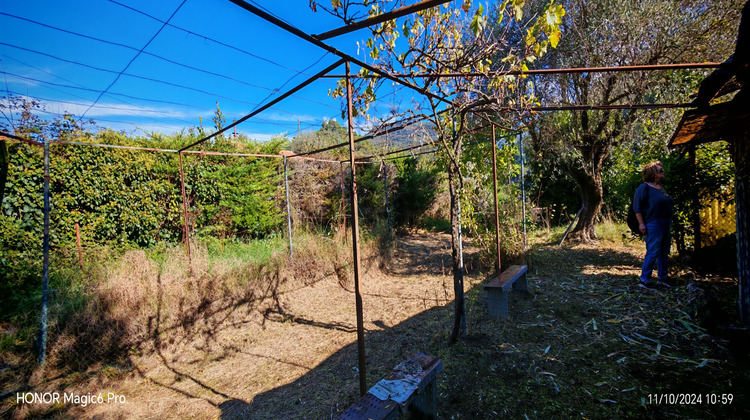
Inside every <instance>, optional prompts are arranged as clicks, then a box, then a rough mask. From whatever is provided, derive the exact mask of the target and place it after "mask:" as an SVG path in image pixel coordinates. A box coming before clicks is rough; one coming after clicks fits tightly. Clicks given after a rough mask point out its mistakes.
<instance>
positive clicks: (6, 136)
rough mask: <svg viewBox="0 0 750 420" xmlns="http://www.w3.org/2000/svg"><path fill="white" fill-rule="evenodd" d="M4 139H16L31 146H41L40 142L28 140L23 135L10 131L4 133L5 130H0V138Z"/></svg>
mask: <svg viewBox="0 0 750 420" xmlns="http://www.w3.org/2000/svg"><path fill="white" fill-rule="evenodd" d="M5 139H13V140H18V141H20V142H22V143H26V144H30V145H32V146H39V147H42V146H43V145H42V143H39V142H36V141H34V140H30V139H27V138H24V137H19V136H16V135H13V134H10V133H5V132H2V131H0V140H5Z"/></svg>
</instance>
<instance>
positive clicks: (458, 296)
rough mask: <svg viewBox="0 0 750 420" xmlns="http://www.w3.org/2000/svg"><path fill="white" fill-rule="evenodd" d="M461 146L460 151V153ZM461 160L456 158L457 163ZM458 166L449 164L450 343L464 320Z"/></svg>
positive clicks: (459, 333) (456, 336)
mask: <svg viewBox="0 0 750 420" xmlns="http://www.w3.org/2000/svg"><path fill="white" fill-rule="evenodd" d="M460 147H461V146H460V145H459V146H458V150H459V151H460ZM459 159H460V152H459V155H458V156H456V161H458V160H459ZM460 176H461V175H460V174H459V172H458V166H457V165H456V164H455V163H454V162H449V164H448V186H449V192H450V200H451V257H452V258H451V262H452V268H453V292H454V295H455V304H456V308H455V309H456V312H455V317H454V323H453V331H452V332H451V338H450V342H451V343H455V342H456V340H458V337H459V336H460V335H461V329H462V328H461V325H462V324H464V323H465V320H464V272H463V267H461V232H460V229H461V220H460V218H459V208H460V207H459V200H460V198H461V197H460V180H459V179H458V177H460Z"/></svg>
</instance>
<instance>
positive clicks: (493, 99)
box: [310, 0, 565, 341]
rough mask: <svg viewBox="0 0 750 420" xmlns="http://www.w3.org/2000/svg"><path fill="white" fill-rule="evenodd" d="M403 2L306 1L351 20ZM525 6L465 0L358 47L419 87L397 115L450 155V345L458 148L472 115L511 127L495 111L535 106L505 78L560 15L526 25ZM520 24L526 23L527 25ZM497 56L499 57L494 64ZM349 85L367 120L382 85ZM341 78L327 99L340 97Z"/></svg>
mask: <svg viewBox="0 0 750 420" xmlns="http://www.w3.org/2000/svg"><path fill="white" fill-rule="evenodd" d="M400 4H401V2H393V1H368V0H360V1H346V0H333V1H332V2H331V7H330V8H328V7H323V6H322V5H321V4H318V3H316V2H311V4H310V5H311V8H313V10H316V9H324V10H326V11H328V12H329V13H332V14H334V15H337V16H339V17H341V18H342V19H343V20H344V21H345V22H351V16H355V15H357V13H359V15H360V16H362V15H364V14H363V12H362V10H367V16H368V17H374V16H377V15H380V14H382V13H385V12H387V11H390V10H393V9H395V8H396V7H398V6H399V5H400ZM525 5H526V1H525V0H505V1H503V2H502V3H500V4H499V5H497V7H496V8H495V9H493V10H485V8H484V5H482V4H476V5H474V4H472V1H471V0H464V1H462V2H460V3H459V4H458V5H457V6H454V5H453V3H451V4H448V5H443V6H438V7H432V8H428V9H425V10H422V11H419V12H417V13H413V14H411V15H408V16H405V17H403V18H400V19H395V20H389V21H386V22H383V23H381V24H378V25H376V26H374V27H371V28H370V29H371V34H370V37H369V38H368V39H367V40H365V41H363V42H361V43H358V47H359V48H360V49H364V50H365V51H366V52H367V54H369V57H370V58H371V59H372V60H373V61H374V65H375V66H376V67H378V68H379V69H382V70H383V71H385V72H388V73H391V74H396V73H398V74H402V75H405V76H403V77H404V79H405V80H407V81H409V82H410V83H412V84H413V85H416V86H419V87H421V88H423V89H424V92H425V93H426V95H424V100H423V101H422V102H420V101H415V102H414V103H413V107H412V108H411V109H409V110H405V111H402V116H403V117H412V118H413V117H419V118H424V119H425V120H426V121H428V122H430V123H431V124H432V126H433V127H434V130H435V134H436V136H437V139H438V142H439V143H440V144H442V145H443V148H442V149H443V152H444V153H445V154H446V155H447V157H448V168H447V172H448V182H449V192H450V203H451V208H450V214H451V248H452V269H453V280H454V292H455V296H456V300H455V302H456V312H455V322H454V327H453V331H452V334H451V341H455V340H456V339H457V338H458V337H459V336H460V335H461V334H462V325H465V319H464V297H463V290H464V288H463V267H461V262H460V254H459V253H460V215H459V209H460V203H459V198H460V194H461V189H462V184H463V182H462V176H461V163H460V162H461V147H462V143H463V139H464V137H465V136H466V135H468V134H469V133H470V132H471V130H472V127H473V125H474V124H472V123H473V122H474V121H476V120H477V118H476V117H475V116H481V118H483V119H485V120H488V121H492V122H493V123H494V124H498V125H501V126H505V127H511V126H514V125H517V122H516V120H517V117H518V115H517V114H516V115H514V114H510V113H507V112H506V113H503V114H501V113H499V108H500V107H507V106H513V107H515V108H526V107H529V106H531V105H532V104H534V103H535V102H536V98H534V97H533V95H531V94H530V92H531V91H532V86H531V82H530V80H528V79H527V78H526V77H525V76H523V75H522V76H520V77H518V76H514V75H509V74H504V72H506V71H518V70H528V69H529V67H532V66H533V64H534V62H535V61H536V60H537V59H538V58H539V57H541V56H542V55H544V54H546V53H547V51H548V49H549V48H554V47H556V46H557V43H558V41H559V40H560V36H561V33H560V23H561V21H562V18H563V16H564V15H565V10H564V9H563V8H562V7H561V6H559V5H556V4H555V3H554V0H552V1H551V2H550V3H549V4H548V6H547V7H546V8H545V9H544V10H542V11H540V12H539V13H538V14H537V15H536V16H535V17H533V18H532V19H530V20H527V21H522V18H523V15H524V6H525ZM522 22H528V23H527V24H526V25H525V26H524V25H522ZM496 57H502V58H501V59H500V60H497V59H496ZM470 72H478V73H482V74H484V77H476V76H474V77H471V76H465V77H440V76H439V75H441V74H446V73H464V74H466V73H470ZM359 76H362V77H361V78H357V79H356V80H355V81H354V82H353V84H354V88H355V89H354V91H355V95H354V98H353V102H354V108H355V111H354V114H355V116H360V117H364V118H367V119H369V115H367V111H368V109H369V107H370V104H371V103H372V102H373V101H375V100H376V99H377V91H378V88H379V87H380V86H381V84H382V83H383V82H384V81H385V80H384V79H383V78H381V77H377V75H374V74H372V73H371V72H370V71H368V70H367V69H364V68H363V69H361V70H360V71H359ZM345 92H346V80H345V79H342V80H340V81H339V82H338V85H337V87H336V89H333V90H332V91H331V92H330V94H331V95H332V96H334V97H341V96H344V94H345Z"/></svg>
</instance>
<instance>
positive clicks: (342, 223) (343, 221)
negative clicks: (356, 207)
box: [339, 162, 346, 232]
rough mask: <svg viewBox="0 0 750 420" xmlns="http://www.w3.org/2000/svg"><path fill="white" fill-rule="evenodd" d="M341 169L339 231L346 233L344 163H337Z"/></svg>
mask: <svg viewBox="0 0 750 420" xmlns="http://www.w3.org/2000/svg"><path fill="white" fill-rule="evenodd" d="M339 166H340V167H341V219H340V220H339V230H341V231H344V232H345V231H346V193H345V192H344V162H339Z"/></svg>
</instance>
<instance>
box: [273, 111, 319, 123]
mask: <svg viewBox="0 0 750 420" xmlns="http://www.w3.org/2000/svg"><path fill="white" fill-rule="evenodd" d="M259 117H260V118H263V119H266V120H271V121H292V122H297V121H299V122H310V121H317V120H318V119H317V118H315V117H313V116H312V115H297V114H287V113H281V112H263V113H261V114H260V115H259Z"/></svg>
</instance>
